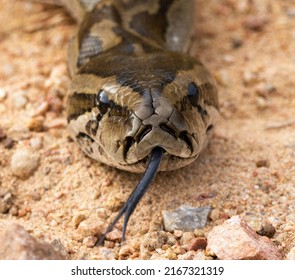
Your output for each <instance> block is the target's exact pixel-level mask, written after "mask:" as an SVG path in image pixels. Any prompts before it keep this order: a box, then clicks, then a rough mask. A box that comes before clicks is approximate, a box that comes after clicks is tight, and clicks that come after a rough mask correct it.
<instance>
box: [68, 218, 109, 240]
mask: <svg viewBox="0 0 295 280" xmlns="http://www.w3.org/2000/svg"><path fill="white" fill-rule="evenodd" d="M104 231H105V223H104V222H103V221H101V220H99V219H98V218H96V217H95V218H89V219H87V220H84V221H82V222H81V223H80V224H79V226H78V228H77V229H76V230H75V232H74V235H73V238H74V239H75V240H77V241H83V239H84V238H85V237H88V236H95V237H99V236H100V235H101V234H102V233H103V232H104Z"/></svg>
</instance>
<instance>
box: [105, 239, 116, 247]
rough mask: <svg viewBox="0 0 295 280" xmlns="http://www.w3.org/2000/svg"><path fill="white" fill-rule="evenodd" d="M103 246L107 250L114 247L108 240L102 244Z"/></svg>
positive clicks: (113, 243)
mask: <svg viewBox="0 0 295 280" xmlns="http://www.w3.org/2000/svg"><path fill="white" fill-rule="evenodd" d="M103 246H104V247H107V248H114V247H115V242H113V241H109V240H105V241H104V243H103Z"/></svg>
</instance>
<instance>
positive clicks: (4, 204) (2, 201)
mask: <svg viewBox="0 0 295 280" xmlns="http://www.w3.org/2000/svg"><path fill="white" fill-rule="evenodd" d="M11 207H12V194H11V193H9V192H8V193H5V194H3V195H1V194H0V213H1V214H5V213H7V212H8V211H9V210H10V208H11Z"/></svg>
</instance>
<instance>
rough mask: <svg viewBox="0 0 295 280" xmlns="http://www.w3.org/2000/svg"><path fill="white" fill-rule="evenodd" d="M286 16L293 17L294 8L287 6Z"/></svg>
mask: <svg viewBox="0 0 295 280" xmlns="http://www.w3.org/2000/svg"><path fill="white" fill-rule="evenodd" d="M287 16H288V17H290V18H294V17H295V8H293V7H289V8H287Z"/></svg>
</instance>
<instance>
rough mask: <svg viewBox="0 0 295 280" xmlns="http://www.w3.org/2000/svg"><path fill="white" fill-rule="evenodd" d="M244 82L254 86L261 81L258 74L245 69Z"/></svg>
mask: <svg viewBox="0 0 295 280" xmlns="http://www.w3.org/2000/svg"><path fill="white" fill-rule="evenodd" d="M242 79H243V82H244V84H245V85H246V86H252V85H254V84H256V83H258V82H259V78H258V75H257V74H256V73H254V72H252V71H248V70H245V71H244V72H243V77H242Z"/></svg>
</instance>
